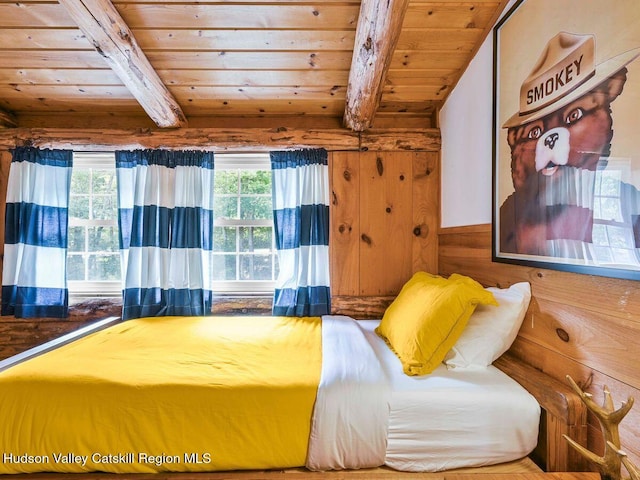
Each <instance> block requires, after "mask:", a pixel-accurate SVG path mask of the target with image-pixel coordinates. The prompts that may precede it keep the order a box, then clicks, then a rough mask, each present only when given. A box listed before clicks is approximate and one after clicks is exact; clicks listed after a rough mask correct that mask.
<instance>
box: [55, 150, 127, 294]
mask: <svg viewBox="0 0 640 480" xmlns="http://www.w3.org/2000/svg"><path fill="white" fill-rule="evenodd" d="M116 187H117V186H116V168H115V158H114V154H113V153H102V154H95V153H74V157H73V172H72V174H71V191H70V197H69V245H68V250H67V281H68V283H69V291H70V293H71V294H72V295H75V296H87V295H91V296H98V295H119V294H120V291H121V289H122V284H121V281H120V278H121V272H120V251H119V248H120V247H119V239H118V206H117V204H118V201H117V188H116Z"/></svg>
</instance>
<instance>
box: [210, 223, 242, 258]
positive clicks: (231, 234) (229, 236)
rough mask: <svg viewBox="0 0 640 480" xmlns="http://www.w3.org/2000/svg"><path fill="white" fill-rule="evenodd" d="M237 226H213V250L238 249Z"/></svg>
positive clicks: (228, 250)
mask: <svg viewBox="0 0 640 480" xmlns="http://www.w3.org/2000/svg"><path fill="white" fill-rule="evenodd" d="M236 235H237V233H236V227H214V228H213V251H214V252H235V251H236Z"/></svg>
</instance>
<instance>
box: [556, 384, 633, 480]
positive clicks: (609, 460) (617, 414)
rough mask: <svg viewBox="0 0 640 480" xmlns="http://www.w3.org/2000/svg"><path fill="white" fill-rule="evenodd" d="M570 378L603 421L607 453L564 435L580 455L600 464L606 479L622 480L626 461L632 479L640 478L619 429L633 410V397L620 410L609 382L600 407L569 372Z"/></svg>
mask: <svg viewBox="0 0 640 480" xmlns="http://www.w3.org/2000/svg"><path fill="white" fill-rule="evenodd" d="M567 380H568V381H569V383H570V385H571V388H573V390H574V392H576V393H577V394H578V395H579V396H580V399H581V400H582V402H583V403H584V404H585V405H586V407H587V409H588V410H589V411H590V412H591V413H593V414H594V415H595V416H596V418H597V419H598V421H599V422H600V427H601V429H602V434H603V435H604V440H605V442H606V445H605V450H604V455H603V456H598V455H596V454H595V453H593V452H591V451H590V450H587V449H586V448H585V447H583V446H582V445H580V444H579V443H577V442H576V441H574V440H573V439H571V438H569V437H568V436H567V435H563V436H564V438H565V439H566V440H567V441H568V442H569V444H570V445H571V446H572V447H573V448H575V449H576V450H577V451H578V452H579V453H580V454H582V455H583V456H584V457H585V458H587V459H588V460H591V461H592V462H593V463H595V464H596V466H597V467H598V470H600V473H601V475H602V478H603V479H604V480H622V474H621V468H622V464H624V466H625V468H626V469H627V470H628V471H629V473H630V474H631V478H630V480H640V477H638V470H637V468H636V467H635V466H633V465H632V464H631V462H630V461H629V460H628V458H627V457H626V454H625V453H624V452H622V451H621V450H620V433H619V431H618V425H619V424H620V422H621V421H622V419H623V418H624V417H625V415H626V414H627V413H629V410H631V407H633V397H629V398H628V400H627V401H626V402H623V403H622V406H621V407H620V408H619V409H617V410H616V409H615V407H614V405H613V399H612V398H611V392H610V391H609V388H608V387H607V386H606V385H605V386H604V401H603V403H602V406H599V405H598V404H596V402H594V401H593V398H592V395H591V394H590V393H587V392H584V391H583V390H582V389H580V387H579V386H578V384H576V382H574V381H573V379H572V378H571V377H570V376H569V375H567ZM628 465H629V466H628Z"/></svg>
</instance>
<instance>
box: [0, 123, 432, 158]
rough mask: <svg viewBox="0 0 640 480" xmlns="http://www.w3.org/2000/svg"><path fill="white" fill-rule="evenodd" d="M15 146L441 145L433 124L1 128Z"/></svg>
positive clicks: (252, 148)
mask: <svg viewBox="0 0 640 480" xmlns="http://www.w3.org/2000/svg"><path fill="white" fill-rule="evenodd" d="M18 146H31V147H39V148H60V149H70V150H77V151H98V152H99V151H114V150H135V149H144V148H166V149H185V148H186V149H191V150H194V149H195V150H209V151H215V152H227V151H228V152H269V151H272V150H276V149H283V150H288V149H297V148H325V149H327V150H329V151H336V150H341V151H342V150H345V151H366V150H368V151H427V152H439V151H440V130H438V129H436V128H427V129H424V128H412V129H402V128H394V129H386V130H376V129H372V130H369V131H367V132H354V131H353V130H350V129H347V128H321V129H297V128H285V127H279V128H179V129H173V130H167V129H157V130H148V129H129V130H125V129H79V128H12V129H0V150H8V149H11V148H15V147H18Z"/></svg>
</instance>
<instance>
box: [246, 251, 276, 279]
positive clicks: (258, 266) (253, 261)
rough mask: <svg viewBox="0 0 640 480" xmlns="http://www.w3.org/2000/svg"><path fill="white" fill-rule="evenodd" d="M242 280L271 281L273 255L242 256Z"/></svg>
mask: <svg viewBox="0 0 640 480" xmlns="http://www.w3.org/2000/svg"><path fill="white" fill-rule="evenodd" d="M240 279H241V280H271V255H240Z"/></svg>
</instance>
